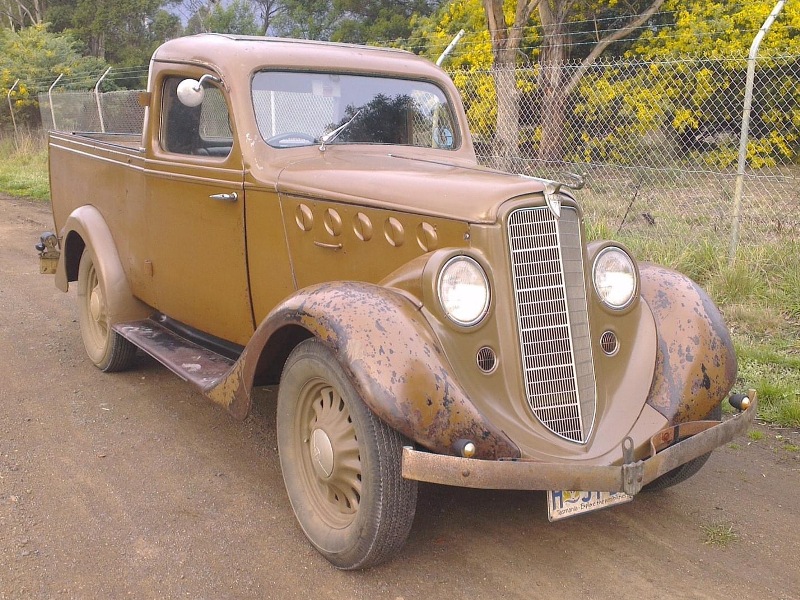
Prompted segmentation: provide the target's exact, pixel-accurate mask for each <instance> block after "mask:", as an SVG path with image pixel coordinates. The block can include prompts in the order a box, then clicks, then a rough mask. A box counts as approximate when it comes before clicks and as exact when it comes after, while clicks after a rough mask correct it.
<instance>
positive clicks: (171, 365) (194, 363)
mask: <svg viewBox="0 0 800 600" xmlns="http://www.w3.org/2000/svg"><path fill="white" fill-rule="evenodd" d="M112 328H113V329H114V331H116V332H117V333H118V334H120V335H121V336H122V337H124V338H125V339H126V340H128V341H129V342H131V343H132V344H133V345H134V346H137V347H139V348H141V349H142V350H144V351H145V352H146V353H147V354H149V355H150V356H152V357H153V358H155V359H156V360H157V361H158V362H160V363H161V364H162V365H164V366H165V367H167V368H168V369H169V370H170V371H172V372H173V373H175V374H176V375H177V376H178V377H180V378H181V379H183V380H184V381H188V382H189V383H191V384H193V385H195V386H197V387H198V388H199V389H200V390H201V391H203V392H206V391H207V390H209V389H210V388H212V387H214V386H215V385H216V384H217V383H218V382H219V381H220V380H221V379H222V378H223V377H224V376H225V375H226V374H227V373H228V371H230V369H231V367H232V366H233V364H234V361H233V360H231V359H229V358H226V357H224V356H220V355H219V354H217V353H216V352H213V351H211V350H209V349H208V348H204V347H203V346H200V345H199V344H196V343H195V342H193V341H191V340H187V339H186V338H184V337H181V336H180V335H179V334H177V333H175V332H174V331H172V330H170V329H167V328H166V327H164V326H163V325H161V324H160V323H157V322H156V321H154V320H152V319H144V320H141V321H130V322H127V323H117V324H116V325H114V326H113V327H112Z"/></svg>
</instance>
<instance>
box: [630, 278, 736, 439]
mask: <svg viewBox="0 0 800 600" xmlns="http://www.w3.org/2000/svg"><path fill="white" fill-rule="evenodd" d="M640 269H641V274H642V285H641V288H642V297H643V298H644V299H645V301H646V302H647V304H648V306H649V307H650V310H651V311H652V313H653V317H654V319H655V322H656V328H657V331H658V348H657V352H656V369H655V375H654V377H653V383H652V385H651V387H650V393H649V395H648V399H647V403H648V404H650V406H652V407H653V408H655V409H656V410H657V411H658V412H660V413H661V414H662V415H664V416H665V417H666V418H667V419H668V420H669V421H670V423H671V424H676V423H682V422H686V421H695V420H699V419H703V418H704V417H706V416H707V415H708V414H709V413H710V412H711V411H712V410H713V409H714V407H715V406H716V405H718V404H719V403H720V402H721V401H722V400H723V398H724V397H725V396H726V395H727V394H728V392H729V391H730V390H731V388H732V387H733V384H734V382H735V380H736V355H735V353H734V349H733V343H732V341H731V338H730V334H729V333H728V330H727V328H726V327H725V324H724V322H723V320H722V315H720V313H719V310H718V309H717V308H716V306H714V303H713V302H712V301H711V299H710V298H709V297H708V295H707V294H706V293H705V291H704V290H703V289H702V288H700V286H698V285H697V284H696V283H694V282H693V281H691V280H690V279H689V278H687V277H686V276H684V275H681V274H680V273H677V272H675V271H672V270H670V269H666V268H664V267H659V266H656V265H651V264H642V265H641V267H640Z"/></svg>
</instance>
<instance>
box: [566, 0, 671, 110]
mask: <svg viewBox="0 0 800 600" xmlns="http://www.w3.org/2000/svg"><path fill="white" fill-rule="evenodd" d="M662 4H664V0H653V2H652V4H650V6H648V7H647V10H645V11H644V12H643V13H641V14H640V15H639V16H637V17H636V18H634V19H633V20H631V21H630V22H629V23H628V24H627V25H626V26H625V27H623V28H621V29H618V30H617V31H615V32H614V33H612V34H610V35H608V36H606V37H604V38H603V39H601V40H600V41H599V42H598V43H597V44H596V45H595V47H594V48H592V51H591V52H590V53H589V55H588V56H587V57H586V58H584V59H583V61H581V64H580V65H579V66H578V68H577V69H575V72H574V73H573V74H572V77H570V79H569V81H568V82H567V84H566V85H565V86H564V87H563V95H564V97H566V96H569V95H570V94H571V93H572V91H573V90H574V89H575V87H576V86H577V85H578V83H579V82H580V80H581V78H582V77H583V76H584V75H585V74H586V71H588V70H589V67H591V66H592V65H593V64H594V63H595V62H596V61H597V59H598V58H599V57H600V55H601V54H603V52H605V50H606V48H608V47H609V46H610V45H611V44H613V43H614V42H616V41H617V40H620V39H622V38H624V37H625V36H626V35H628V34H629V33H630V32H631V31H633V30H634V29H636V28H637V27H639V26H640V25H642V24H644V23H646V22H647V20H648V19H649V18H650V17H652V16H653V15H654V14H655V12H656V11H657V10H658V9H659V8H661V5H662Z"/></svg>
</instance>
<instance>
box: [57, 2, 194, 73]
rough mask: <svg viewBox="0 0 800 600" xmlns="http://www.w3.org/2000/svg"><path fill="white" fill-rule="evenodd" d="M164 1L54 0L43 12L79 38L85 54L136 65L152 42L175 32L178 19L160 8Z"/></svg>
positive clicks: (146, 56)
mask: <svg viewBox="0 0 800 600" xmlns="http://www.w3.org/2000/svg"><path fill="white" fill-rule="evenodd" d="M164 4H165V2H164V0H115V1H114V2H109V1H107V0H56V1H54V2H52V3H51V6H50V7H49V8H48V13H47V14H48V16H49V15H50V14H52V13H54V14H55V16H57V17H58V22H59V24H60V25H61V27H64V29H63V30H62V31H64V32H69V33H71V34H72V35H74V36H75V37H76V38H77V39H80V40H81V41H83V42H84V43H85V44H86V51H87V53H88V54H90V55H92V56H95V57H98V58H101V59H104V60H107V61H108V62H110V63H112V64H114V65H117V66H123V65H124V66H140V65H143V64H146V63H147V62H148V60H149V59H150V56H151V55H152V53H153V50H154V49H155V47H156V46H158V45H159V44H160V43H162V42H163V41H164V40H165V39H167V38H168V37H172V36H173V35H175V34H177V33H178V30H179V25H180V23H179V20H178V18H177V17H175V16H174V15H170V14H168V13H166V12H165V11H163V9H162V6H163V5H164ZM54 31H59V30H57V29H56V30H54Z"/></svg>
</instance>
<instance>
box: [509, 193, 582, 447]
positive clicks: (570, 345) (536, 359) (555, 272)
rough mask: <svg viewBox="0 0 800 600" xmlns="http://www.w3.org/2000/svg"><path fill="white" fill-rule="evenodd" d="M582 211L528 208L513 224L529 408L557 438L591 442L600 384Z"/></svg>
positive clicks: (511, 233)
mask: <svg viewBox="0 0 800 600" xmlns="http://www.w3.org/2000/svg"><path fill="white" fill-rule="evenodd" d="M580 236H581V233H580V223H579V220H578V214H577V211H576V210H574V209H572V208H569V207H563V208H562V212H561V218H560V219H556V218H555V217H554V216H553V214H552V213H551V212H550V211H549V210H548V209H547V208H524V209H519V210H516V211H514V212H512V213H511V214H510V215H509V219H508V239H509V250H510V254H511V268H512V279H513V282H514V295H515V298H514V300H515V306H516V311H517V323H518V329H519V335H520V348H521V351H522V368H523V377H524V383H525V390H526V393H527V397H528V404H529V405H530V407H531V410H532V411H533V414H534V415H535V416H536V418H537V419H539V421H540V422H541V423H542V424H543V425H544V426H545V427H547V428H548V429H549V430H550V431H552V432H553V433H555V434H556V435H559V436H561V437H563V438H565V439H567V440H570V441H573V442H578V443H584V442H586V440H587V439H588V437H589V435H590V433H591V430H592V426H593V423H594V415H595V410H596V407H595V398H596V391H595V380H594V363H593V361H592V353H591V344H590V342H589V319H588V308H587V305H586V289H585V284H584V281H585V280H584V272H583V254H582V246H581V237H580Z"/></svg>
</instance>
